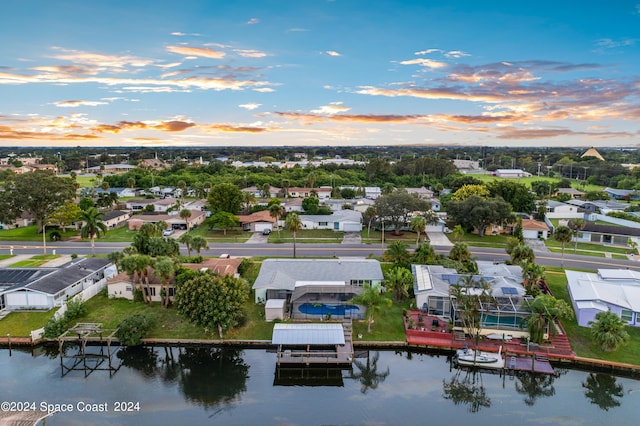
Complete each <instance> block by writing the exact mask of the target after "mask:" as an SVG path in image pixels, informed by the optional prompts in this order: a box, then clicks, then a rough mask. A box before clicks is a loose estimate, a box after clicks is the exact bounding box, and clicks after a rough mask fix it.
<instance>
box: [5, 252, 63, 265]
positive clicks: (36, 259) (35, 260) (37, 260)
mask: <svg viewBox="0 0 640 426" xmlns="http://www.w3.org/2000/svg"><path fill="white" fill-rule="evenodd" d="M59 257H60V255H57V254H40V255H37V256H32V257H31V258H30V259H25V260H21V261H19V262H16V263H12V264H11V265H9V267H10V268H37V267H38V266H42V265H44V264H45V263H47V262H48V261H50V260H53V259H57V258H59Z"/></svg>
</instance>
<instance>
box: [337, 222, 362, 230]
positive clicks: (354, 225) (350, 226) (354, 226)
mask: <svg viewBox="0 0 640 426" xmlns="http://www.w3.org/2000/svg"><path fill="white" fill-rule="evenodd" d="M342 230H343V231H344V232H360V231H362V224H361V223H358V222H344V223H343V224H342Z"/></svg>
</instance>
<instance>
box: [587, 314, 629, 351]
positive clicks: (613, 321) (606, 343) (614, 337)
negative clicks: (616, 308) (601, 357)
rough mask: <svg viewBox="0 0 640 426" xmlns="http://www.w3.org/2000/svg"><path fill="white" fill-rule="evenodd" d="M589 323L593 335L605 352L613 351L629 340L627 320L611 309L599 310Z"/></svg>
mask: <svg viewBox="0 0 640 426" xmlns="http://www.w3.org/2000/svg"><path fill="white" fill-rule="evenodd" d="M589 324H590V325H591V337H592V338H593V340H594V341H595V342H596V343H597V344H598V345H599V346H600V349H602V350H603V351H605V352H613V351H615V350H616V349H618V348H619V347H620V346H622V345H624V344H626V343H627V341H628V340H629V333H627V330H625V328H626V327H627V323H626V321H624V320H623V319H622V318H620V317H619V316H618V315H616V314H614V313H613V312H611V311H606V312H598V313H597V314H596V320H595V321H591V322H589Z"/></svg>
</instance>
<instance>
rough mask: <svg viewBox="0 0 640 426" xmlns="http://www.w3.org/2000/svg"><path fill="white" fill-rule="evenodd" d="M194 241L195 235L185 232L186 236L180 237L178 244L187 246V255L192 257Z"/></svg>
mask: <svg viewBox="0 0 640 426" xmlns="http://www.w3.org/2000/svg"><path fill="white" fill-rule="evenodd" d="M192 241H193V235H191V234H190V233H189V232H185V233H184V234H182V235H180V237H179V238H178V242H179V243H182V244H184V245H185V246H187V255H188V256H191V242H192Z"/></svg>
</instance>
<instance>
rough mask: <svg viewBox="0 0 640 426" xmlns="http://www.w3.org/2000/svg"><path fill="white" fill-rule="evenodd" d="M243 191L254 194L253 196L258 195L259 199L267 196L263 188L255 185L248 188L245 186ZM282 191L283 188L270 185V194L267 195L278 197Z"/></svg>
mask: <svg viewBox="0 0 640 426" xmlns="http://www.w3.org/2000/svg"><path fill="white" fill-rule="evenodd" d="M241 191H242V192H248V193H250V194H253V196H254V197H256V198H257V199H261V198H265V194H264V191H263V190H262V188H258V187H255V186H249V187H247V188H243V189H242V190H241ZM281 191H282V189H280V188H276V187H274V186H270V187H269V196H268V197H266V198H278V197H279V196H280V193H281Z"/></svg>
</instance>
